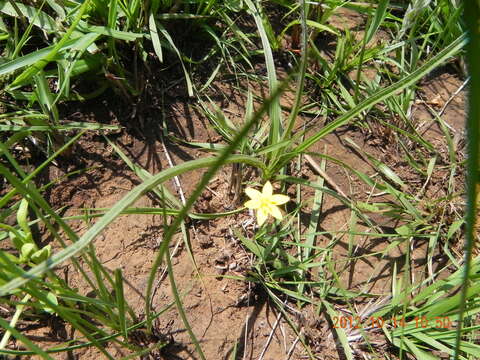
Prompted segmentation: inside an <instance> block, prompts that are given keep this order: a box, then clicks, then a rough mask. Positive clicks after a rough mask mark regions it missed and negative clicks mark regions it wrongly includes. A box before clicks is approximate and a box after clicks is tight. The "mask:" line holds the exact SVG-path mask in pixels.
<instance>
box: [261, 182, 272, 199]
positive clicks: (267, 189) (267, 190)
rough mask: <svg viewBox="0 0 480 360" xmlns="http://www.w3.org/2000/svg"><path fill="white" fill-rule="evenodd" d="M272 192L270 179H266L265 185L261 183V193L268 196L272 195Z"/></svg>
mask: <svg viewBox="0 0 480 360" xmlns="http://www.w3.org/2000/svg"><path fill="white" fill-rule="evenodd" d="M272 193H273V186H272V184H271V183H270V181H267V182H266V183H265V185H263V189H262V195H263V196H265V197H270V196H272Z"/></svg>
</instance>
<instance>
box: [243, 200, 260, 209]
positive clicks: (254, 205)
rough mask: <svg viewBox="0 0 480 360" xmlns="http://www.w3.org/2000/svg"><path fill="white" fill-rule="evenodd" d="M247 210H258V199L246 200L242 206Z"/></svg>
mask: <svg viewBox="0 0 480 360" xmlns="http://www.w3.org/2000/svg"><path fill="white" fill-rule="evenodd" d="M243 205H244V206H245V207H246V208H248V209H258V208H259V207H260V199H252V200H248V201H247V202H246V203H245V204H243Z"/></svg>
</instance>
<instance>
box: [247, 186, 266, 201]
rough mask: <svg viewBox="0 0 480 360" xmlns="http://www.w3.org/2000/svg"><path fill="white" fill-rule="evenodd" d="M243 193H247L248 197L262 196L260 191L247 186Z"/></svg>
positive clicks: (257, 197) (256, 197)
mask: <svg viewBox="0 0 480 360" xmlns="http://www.w3.org/2000/svg"><path fill="white" fill-rule="evenodd" d="M245 194H247V195H248V197H249V198H250V199H259V198H261V197H262V193H261V192H260V191H258V190H255V189H252V188H249V187H247V188H246V189H245Z"/></svg>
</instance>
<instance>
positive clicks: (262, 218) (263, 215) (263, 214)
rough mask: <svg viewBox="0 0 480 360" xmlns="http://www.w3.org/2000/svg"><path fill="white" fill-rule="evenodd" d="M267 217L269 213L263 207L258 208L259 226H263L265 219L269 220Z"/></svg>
mask: <svg viewBox="0 0 480 360" xmlns="http://www.w3.org/2000/svg"><path fill="white" fill-rule="evenodd" d="M267 217H268V214H267V212H266V211H265V210H264V209H263V208H260V209H258V211H257V223H258V226H262V225H263V223H264V222H265V220H267Z"/></svg>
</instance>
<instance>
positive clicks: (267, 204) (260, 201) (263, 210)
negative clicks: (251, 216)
mask: <svg viewBox="0 0 480 360" xmlns="http://www.w3.org/2000/svg"><path fill="white" fill-rule="evenodd" d="M245 193H246V194H247V195H248V197H249V198H250V199H251V200H248V201H247V202H246V203H245V207H246V208H249V209H253V210H257V222H258V225H259V226H262V225H263V223H264V222H265V220H267V218H268V215H272V216H273V217H274V218H276V219H278V220H282V212H281V211H280V209H279V208H278V206H277V205H282V204H285V203H287V202H289V201H290V198H289V197H288V196H287V195H281V194H273V187H272V184H271V183H270V181H267V182H266V183H265V185H263V189H262V192H260V191H258V190H255V189H252V188H249V187H247V188H246V189H245Z"/></svg>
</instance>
